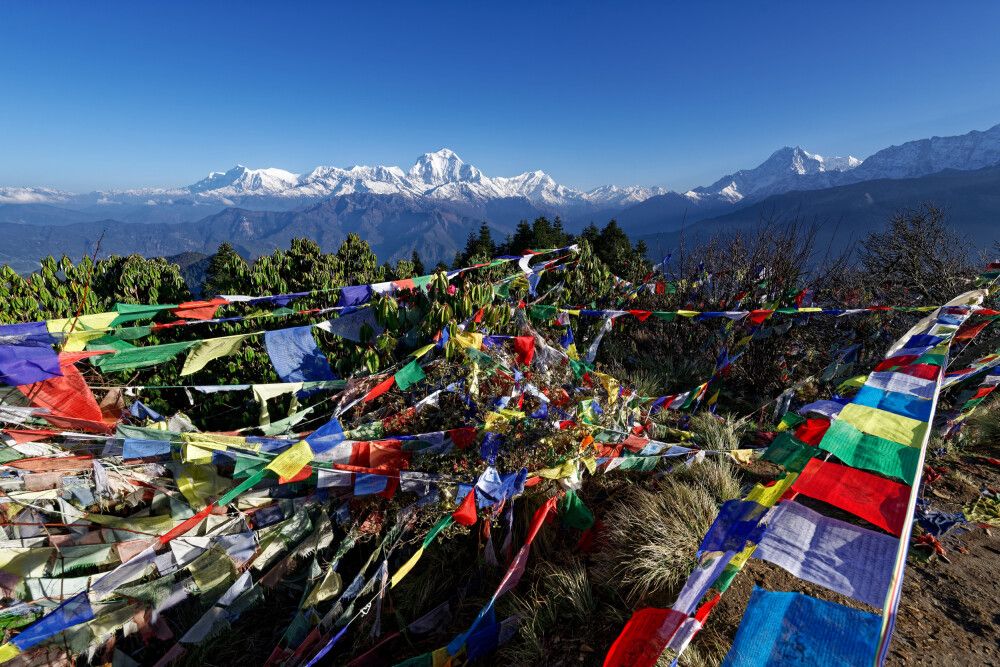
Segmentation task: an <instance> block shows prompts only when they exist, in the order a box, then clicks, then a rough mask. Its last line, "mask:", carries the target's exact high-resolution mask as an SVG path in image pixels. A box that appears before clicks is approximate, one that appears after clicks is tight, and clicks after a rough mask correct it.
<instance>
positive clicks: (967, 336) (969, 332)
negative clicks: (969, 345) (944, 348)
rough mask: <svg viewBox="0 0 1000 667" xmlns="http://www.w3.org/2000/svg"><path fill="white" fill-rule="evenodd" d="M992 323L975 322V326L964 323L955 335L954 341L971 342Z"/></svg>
mask: <svg viewBox="0 0 1000 667" xmlns="http://www.w3.org/2000/svg"><path fill="white" fill-rule="evenodd" d="M992 322H993V320H985V321H983V322H977V323H976V324H970V323H968V322H966V323H965V324H963V325H962V326H961V327H960V328H959V330H958V333H957V334H955V340H972V339H973V338H975V337H976V336H978V335H979V333H980V332H981V331H982V330H983V329H985V328H986V327H988V326H989V325H990V324H991V323H992Z"/></svg>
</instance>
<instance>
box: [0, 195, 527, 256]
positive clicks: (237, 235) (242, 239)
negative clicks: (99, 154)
mask: <svg viewBox="0 0 1000 667" xmlns="http://www.w3.org/2000/svg"><path fill="white" fill-rule="evenodd" d="M507 204H508V205H510V206H513V207H517V206H518V205H519V204H518V202H516V201H515V202H508V203H507ZM493 205H495V206H504V205H505V202H504V201H503V200H500V201H498V202H495V203H494V204H493ZM481 221H482V218H480V217H473V216H470V215H465V214H464V213H462V212H460V211H456V210H452V209H449V208H443V207H441V206H440V205H437V204H432V203H430V202H428V201H426V200H421V199H411V198H407V197H402V196H399V195H372V194H352V195H346V196H343V197H333V198H331V199H326V200H324V201H321V202H319V203H317V204H313V205H312V206H308V207H306V208H304V209H301V210H298V211H250V210H246V209H240V208H227V209H224V210H223V211H220V212H219V213H216V214H214V215H210V216H208V217H206V218H203V219H201V220H198V221H195V222H182V223H176V224H166V223H152V224H140V223H132V222H122V221H120V220H97V221H91V222H81V223H73V224H67V225H60V226H53V225H23V224H17V223H4V222H0V238H3V239H5V243H4V247H3V248H2V249H0V261H3V262H6V263H7V264H9V265H11V266H12V267H13V268H14V269H15V270H17V271H19V272H28V271H32V270H34V269H35V268H36V267H37V266H38V259H39V258H41V257H44V256H45V255H48V254H55V255H60V254H63V253H65V254H67V255H69V256H71V257H77V258H78V257H82V256H84V255H88V254H91V253H93V251H94V247H95V244H96V243H97V240H98V238H100V237H101V235H102V234H103V235H104V236H103V241H102V242H101V253H100V254H101V256H102V257H104V256H108V255H111V254H117V255H126V254H131V253H138V254H141V255H145V256H147V257H173V256H177V255H180V254H182V253H202V254H211V253H213V252H215V250H216V248H218V246H219V244H220V243H222V242H223V241H228V242H229V243H231V244H232V245H233V247H234V248H235V249H236V251H237V252H239V253H240V254H241V255H243V256H245V257H248V258H254V257H258V256H259V255H262V254H266V253H269V252H271V251H272V250H274V249H275V248H278V247H288V246H289V244H290V243H291V240H292V239H293V238H299V237H305V238H311V239H313V240H315V241H316V242H317V243H318V244H319V245H320V247H321V248H323V249H324V250H327V251H332V250H336V249H337V248H338V247H339V246H340V244H341V242H343V240H344V239H345V238H346V237H347V235H348V234H349V233H351V232H355V233H357V234H359V235H360V236H361V237H362V238H364V239H365V240H367V241H368V243H370V244H371V246H372V248H373V249H374V250H375V252H376V253H377V254H378V256H379V259H381V260H395V259H400V258H404V257H409V255H410V253H411V252H412V251H413V250H417V251H418V252H419V253H420V255H421V257H423V258H424V259H425V261H427V262H428V263H431V264H433V263H434V262H437V261H438V260H444V261H450V260H451V259H452V258H453V257H454V255H455V252H456V251H457V250H459V249H460V248H462V247H464V245H465V239H466V237H468V235H469V233H470V232H473V231H476V230H478V229H479V225H480V224H481ZM492 226H493V227H494V229H495V230H496V232H497V233H498V234H499V235H500V236H501V237H503V236H505V235H506V234H509V233H511V232H512V231H513V225H492Z"/></svg>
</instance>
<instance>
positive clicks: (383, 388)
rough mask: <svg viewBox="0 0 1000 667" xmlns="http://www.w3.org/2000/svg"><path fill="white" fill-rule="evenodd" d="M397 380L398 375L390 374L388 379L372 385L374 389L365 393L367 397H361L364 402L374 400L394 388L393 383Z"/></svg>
mask: <svg viewBox="0 0 1000 667" xmlns="http://www.w3.org/2000/svg"><path fill="white" fill-rule="evenodd" d="M395 382H396V376H395V375H390V376H389V377H387V378H386V379H384V380H382V381H381V382H379V383H378V384H377V385H375V386H374V387H372V390H371V391H369V392H368V393H367V394H365V397H364V398H363V399H361V400H362V401H364V402H368V401H373V400H375V399H376V398H378V397H379V396H381V395H382V394H384V393H385V392H387V391H389V390H390V389H392V385H393V384H394V383H395Z"/></svg>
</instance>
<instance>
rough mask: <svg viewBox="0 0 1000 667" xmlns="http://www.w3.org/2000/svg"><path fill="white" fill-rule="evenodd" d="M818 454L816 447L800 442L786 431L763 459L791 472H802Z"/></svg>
mask: <svg viewBox="0 0 1000 667" xmlns="http://www.w3.org/2000/svg"><path fill="white" fill-rule="evenodd" d="M816 453H818V450H817V449H816V448H815V447H810V446H809V445H807V444H805V443H804V442H799V441H798V440H796V439H795V438H793V437H792V434H791V433H788V432H787V431H786V432H783V433H779V434H778V437H777V438H775V439H774V442H772V443H771V445H770V446H769V447H768V448H767V451H765V452H764V455H763V456H762V457H761V458H762V459H764V460H765V461H770V462H771V463H776V464H778V465H780V466H784V468H785V470H788V471H789V472H802V470H803V469H804V468H805V467H806V464H807V463H809V459H811V458H812V457H813V454H816Z"/></svg>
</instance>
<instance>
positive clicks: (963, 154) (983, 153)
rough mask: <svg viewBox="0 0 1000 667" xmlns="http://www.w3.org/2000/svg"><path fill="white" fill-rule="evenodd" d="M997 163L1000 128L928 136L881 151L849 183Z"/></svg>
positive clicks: (999, 156)
mask: <svg viewBox="0 0 1000 667" xmlns="http://www.w3.org/2000/svg"><path fill="white" fill-rule="evenodd" d="M997 163H1000V125H994V126H993V127H991V128H990V129H988V130H985V131H983V132H980V131H978V130H973V131H972V132H969V133H967V134H960V135H958V136H954V137H931V138H930V139H919V140H917V141H908V142H906V143H905V144H903V145H901V146H890V147H889V148H883V149H882V150H880V151H878V152H877V153H875V154H873V155H872V156H871V157H869V158H868V159H866V160H865V161H864V164H862V165H861V166H859V167H858V168H857V170H855V171H854V172H853V173H852V174H851V176H852V179H853V181H871V180H874V179H876V178H913V177H916V176H926V175H928V174H935V173H937V172H939V171H942V170H944V169H960V170H963V171H968V170H971V169H982V168H983V167H991V166H993V165H995V164H997Z"/></svg>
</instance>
